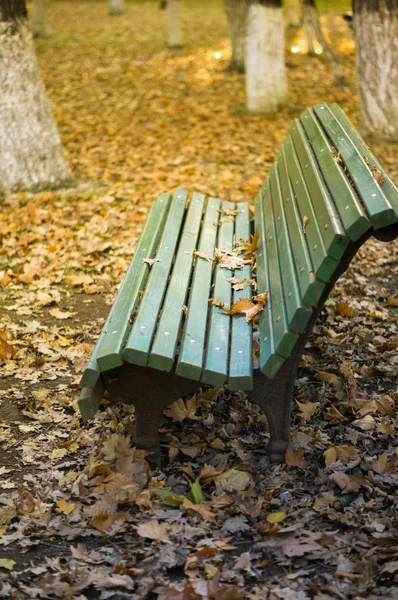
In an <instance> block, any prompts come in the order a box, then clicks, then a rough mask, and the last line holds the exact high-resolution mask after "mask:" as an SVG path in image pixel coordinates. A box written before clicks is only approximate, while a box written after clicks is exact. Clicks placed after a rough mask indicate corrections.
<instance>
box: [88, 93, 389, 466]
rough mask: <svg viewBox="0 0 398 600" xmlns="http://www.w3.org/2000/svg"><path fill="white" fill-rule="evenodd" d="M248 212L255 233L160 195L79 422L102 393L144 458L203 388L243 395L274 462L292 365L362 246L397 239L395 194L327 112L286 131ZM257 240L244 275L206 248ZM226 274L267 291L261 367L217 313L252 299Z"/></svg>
mask: <svg viewBox="0 0 398 600" xmlns="http://www.w3.org/2000/svg"><path fill="white" fill-rule="evenodd" d="M254 205H255V218H254V224H253V223H251V221H250V214H249V205H248V204H245V203H238V204H234V203H232V202H221V201H220V200H218V199H216V198H212V197H209V198H205V196H204V195H202V194H198V193H194V194H192V196H191V198H190V199H189V197H188V193H187V192H186V191H185V190H182V189H177V191H176V192H175V194H174V195H173V196H172V195H171V194H162V195H161V196H160V197H159V198H158V200H157V201H156V202H155V203H154V204H153V206H152V209H151V211H150V214H149V217H148V220H147V223H146V226H145V229H144V231H143V233H142V236H141V239H140V241H139V243H138V246H137V248H136V251H135V254H134V258H133V260H132V263H131V265H130V267H129V269H128V271H127V274H126V277H125V279H124V281H123V283H122V285H121V288H120V291H119V293H118V296H117V298H116V300H115V303H114V305H113V307H112V309H111V311H110V314H109V316H108V318H107V320H106V323H105V326H104V328H103V331H102V333H101V335H100V337H99V340H98V342H97V345H96V346H95V349H94V351H93V354H92V356H91V359H90V361H89V363H88V365H87V368H86V370H85V372H84V374H83V377H82V380H81V388H82V391H81V395H80V399H79V406H80V410H81V413H82V416H83V418H84V419H85V420H87V419H89V418H90V417H92V416H93V415H94V413H95V412H96V411H97V410H98V408H99V405H100V401H101V398H102V395H103V392H104V389H107V390H108V391H109V392H110V393H111V394H112V395H114V396H117V397H120V398H121V399H122V400H123V401H125V402H128V403H133V404H134V405H135V409H136V437H135V443H136V444H137V446H139V447H142V448H147V449H149V450H150V451H151V453H152V455H153V459H154V460H158V459H159V440H158V428H159V423H160V420H161V416H162V412H163V410H164V409H165V408H166V406H167V405H169V404H170V403H171V402H173V401H175V400H176V399H177V398H179V397H181V396H184V395H187V394H189V393H192V392H194V391H195V390H197V389H198V388H199V387H200V386H202V385H203V384H210V385H214V386H222V385H227V386H228V387H229V389H231V390H237V389H242V390H246V391H247V392H248V394H249V398H250V399H251V400H253V401H254V402H257V403H258V404H259V405H260V406H261V407H262V408H263V409H264V411H265V413H266V415H267V418H268V422H269V427H270V436H271V440H270V443H269V445H268V447H267V452H268V455H269V458H270V460H271V461H272V462H283V461H284V456H285V450H286V445H287V443H288V441H289V430H290V407H291V399H292V394H293V385H294V379H295V375H296V371H297V366H298V363H299V360H300V357H301V355H302V352H303V350H304V346H305V344H306V341H307V339H308V336H309V334H310V332H311V329H312V327H313V325H314V323H315V321H316V319H317V317H318V315H319V312H320V310H321V308H322V306H323V304H324V302H325V300H326V299H327V297H328V295H329V293H330V291H331V289H332V288H333V286H334V284H335V282H336V281H337V279H338V277H339V276H340V275H341V274H342V273H343V272H344V271H345V270H346V269H347V267H348V265H349V263H350V261H351V260H352V258H353V257H354V255H355V253H356V252H357V250H358V248H359V247H360V246H361V245H362V244H363V243H364V242H365V241H366V240H367V239H368V238H369V237H370V236H372V235H373V236H375V237H376V238H378V239H380V240H383V241H389V240H393V239H395V238H396V237H397V236H398V190H397V188H396V187H395V186H394V185H393V184H392V182H391V181H390V179H389V178H388V176H387V175H386V174H385V172H384V171H383V169H382V167H381V166H380V164H379V163H378V161H377V160H376V159H375V157H374V156H373V154H372V153H371V151H370V150H369V148H368V147H367V145H366V144H365V142H364V141H363V140H362V138H361V137H360V136H359V134H358V133H357V131H356V130H355V128H354V127H353V125H352V124H351V123H350V121H349V120H348V118H347V117H346V116H345V114H344V113H343V111H342V110H341V109H340V108H339V107H338V106H337V105H336V104H334V105H333V106H331V107H330V108H329V107H328V106H327V105H326V104H318V105H317V106H315V107H314V108H313V109H312V110H310V109H307V110H305V111H304V112H303V113H302V114H301V116H300V119H296V120H295V121H294V123H293V125H292V127H291V129H290V132H289V135H288V137H287V139H286V140H285V142H284V144H283V146H282V148H281V150H280V152H279V156H278V160H277V162H275V163H274V165H273V166H272V169H271V174H270V176H269V177H268V178H267V180H266V181H265V183H264V185H263V187H262V189H261V191H260V192H259V194H258V195H257V197H256V199H255V202H254ZM231 215H232V216H231ZM254 231H257V232H258V234H259V235H258V242H257V248H256V266H255V271H254V265H253V264H250V262H248V261H246V264H243V266H241V267H240V268H236V269H235V270H234V271H232V270H229V269H228V268H225V265H223V264H222V262H218V263H217V262H216V261H213V260H212V257H213V256H214V254H215V249H216V248H219V249H222V250H223V251H225V252H226V253H228V252H230V253H231V252H233V249H234V248H235V247H236V246H237V245H239V240H240V239H245V240H249V239H250V234H251V233H252V234H253V233H254ZM194 251H197V252H198V253H199V254H197V252H194ZM239 257H240V262H241V263H242V262H245V261H242V260H241V259H242V257H243V258H244V255H243V254H241V255H239ZM239 257H238V262H239ZM235 258H236V257H235ZM148 259H149V260H150V261H151V259H152V261H153V262H152V264H150V262H149V263H148V262H146V261H148ZM232 276H235V277H236V278H237V279H239V280H243V279H246V280H250V279H253V278H255V280H256V282H257V291H258V292H259V293H262V292H264V291H268V298H267V303H266V305H265V307H264V310H263V311H262V312H260V314H259V319H258V332H259V333H257V334H256V335H257V337H258V338H259V343H260V358H259V361H255V362H254V361H253V352H252V346H253V333H254V331H253V322H251V323H246V321H245V314H236V315H229V314H227V313H226V312H225V310H223V308H220V306H217V305H216V304H222V303H223V304H225V305H227V306H231V305H233V304H234V302H236V301H237V300H239V298H246V299H251V297H252V293H253V292H252V287H251V285H247V286H246V287H245V288H244V289H243V290H237V291H236V290H234V289H233V286H232V284H231V283H230V282H229V281H228V279H230V278H231V277H232ZM209 299H213V300H214V301H217V302H216V304H214V303H211V302H209Z"/></svg>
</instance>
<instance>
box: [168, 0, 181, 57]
mask: <svg viewBox="0 0 398 600" xmlns="http://www.w3.org/2000/svg"><path fill="white" fill-rule="evenodd" d="M181 12H182V2H181V0H167V6H166V35H167V46H168V47H169V48H181V46H182V29H181Z"/></svg>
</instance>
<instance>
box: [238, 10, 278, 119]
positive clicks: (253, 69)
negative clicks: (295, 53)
mask: <svg viewBox="0 0 398 600" xmlns="http://www.w3.org/2000/svg"><path fill="white" fill-rule="evenodd" d="M284 52H285V36H284V28H283V13H282V7H281V8H278V7H275V6H272V5H268V6H265V5H263V4H258V3H257V2H255V3H253V4H251V5H250V7H249V14H248V22H247V38H246V93H247V108H248V110H249V111H250V112H276V111H277V110H278V109H279V107H280V105H281V104H284V103H286V102H287V101H288V88H287V78H286V67H285V55H284Z"/></svg>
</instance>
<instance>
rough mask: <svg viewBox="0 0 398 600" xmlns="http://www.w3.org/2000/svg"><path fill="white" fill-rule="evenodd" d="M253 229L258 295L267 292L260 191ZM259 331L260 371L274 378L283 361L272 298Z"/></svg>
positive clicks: (261, 196)
mask: <svg viewBox="0 0 398 600" xmlns="http://www.w3.org/2000/svg"><path fill="white" fill-rule="evenodd" d="M254 210H255V213H254V214H255V220H254V222H255V228H256V230H257V231H258V232H259V238H258V244H257V252H256V263H257V289H258V292H259V293H262V292H265V291H268V290H269V288H270V285H269V272H268V256H267V242H266V239H265V228H264V224H265V215H264V198H263V192H262V191H260V192H259V194H258V195H257V197H256V199H255V201H254ZM258 325H259V331H260V369H261V372H262V373H263V374H264V375H265V376H266V377H270V378H272V377H275V375H276V374H277V372H278V371H279V369H280V368H281V366H282V365H283V363H284V361H285V359H284V358H282V356H279V354H277V352H276V349H275V340H274V328H273V322H272V298H271V295H270V294H269V295H268V301H267V304H266V306H265V308H264V310H263V311H262V312H261V313H260V316H259V324H258Z"/></svg>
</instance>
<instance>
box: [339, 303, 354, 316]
mask: <svg viewBox="0 0 398 600" xmlns="http://www.w3.org/2000/svg"><path fill="white" fill-rule="evenodd" d="M336 310H337V312H338V313H339V314H340V315H344V316H345V317H353V316H354V314H355V313H354V311H353V310H352V308H350V306H349V305H348V304H347V303H346V302H339V303H338V304H337V306H336Z"/></svg>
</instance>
